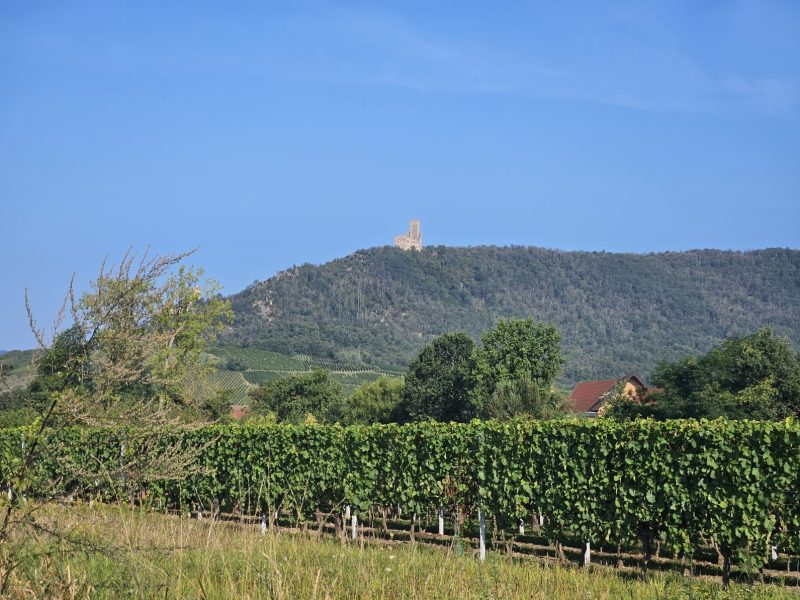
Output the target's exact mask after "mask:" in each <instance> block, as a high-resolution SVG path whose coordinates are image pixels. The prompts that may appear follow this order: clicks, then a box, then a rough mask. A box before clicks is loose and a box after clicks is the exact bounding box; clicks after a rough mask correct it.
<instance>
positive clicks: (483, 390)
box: [473, 319, 564, 407]
mask: <svg viewBox="0 0 800 600" xmlns="http://www.w3.org/2000/svg"><path fill="white" fill-rule="evenodd" d="M481 341H482V342H483V344H482V346H481V348H480V349H479V350H478V351H477V353H476V357H475V379H476V387H475V390H474V392H473V399H474V403H475V404H476V406H478V407H483V406H485V405H486V404H487V403H489V402H490V401H491V399H492V398H493V396H494V395H495V394H496V393H498V391H499V392H500V393H501V394H503V395H505V396H508V394H509V392H514V393H515V394H516V395H517V396H520V394H522V397H523V400H522V401H523V402H528V401H529V400H532V397H531V395H530V394H529V392H528V391H527V390H529V388H530V385H533V386H535V387H538V388H539V390H540V392H539V395H540V396H541V395H544V394H545V393H546V392H545V390H549V389H550V388H551V386H552V384H553V382H554V381H555V379H556V377H557V376H558V374H559V373H560V371H561V367H562V365H563V364H564V358H563V357H562V355H561V336H560V334H559V333H558V330H557V329H556V326H555V325H553V324H550V323H538V322H536V321H534V320H533V319H507V320H501V321H500V322H499V323H498V324H497V327H495V328H494V329H492V330H489V331H487V332H486V333H484V334H483V336H482V338H481ZM509 385H510V386H511V387H510V388H509V387H508V386H509ZM515 390H516V391H515Z"/></svg>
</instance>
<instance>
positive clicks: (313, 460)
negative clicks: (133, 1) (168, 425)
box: [0, 419, 800, 574]
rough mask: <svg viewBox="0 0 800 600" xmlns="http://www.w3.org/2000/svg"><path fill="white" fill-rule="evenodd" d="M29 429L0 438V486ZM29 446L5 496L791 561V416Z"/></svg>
mask: <svg viewBox="0 0 800 600" xmlns="http://www.w3.org/2000/svg"><path fill="white" fill-rule="evenodd" d="M31 433H32V432H31V430H19V429H13V430H3V431H1V432H0V459H1V460H0V477H2V478H4V479H6V480H7V479H9V478H10V474H11V473H13V472H14V470H15V467H16V465H17V463H18V462H19V461H20V460H21V451H20V446H24V445H25V439H26V436H28V435H30V434H31ZM40 444H41V446H42V450H41V452H40V458H39V460H37V461H36V463H35V470H34V471H33V472H31V475H30V477H29V479H28V482H29V483H28V484H27V487H26V488H25V489H24V490H15V492H19V491H21V492H23V493H27V494H29V495H44V496H50V497H53V496H56V497H60V496H65V495H72V496H75V497H81V498H86V499H91V498H99V499H106V500H119V499H125V500H130V501H136V502H144V503H147V504H150V505H152V506H155V507H160V508H174V509H180V510H183V511H186V510H194V509H195V508H197V507H201V508H203V507H204V508H205V509H206V510H208V509H209V508H211V507H212V506H214V507H217V508H218V509H221V510H224V511H232V512H238V513H240V514H244V513H246V514H256V515H260V514H266V515H269V518H270V519H271V518H273V516H274V514H275V512H276V511H279V512H280V513H282V514H283V515H287V516H290V517H291V518H294V519H296V520H297V521H298V522H301V521H308V520H320V519H321V518H322V514H324V513H328V514H333V515H336V518H337V519H341V516H340V515H341V510H342V509H343V506H344V505H349V506H350V507H351V508H352V510H353V511H354V512H355V514H357V515H358V516H360V517H361V518H362V519H363V518H364V515H366V513H367V511H373V512H378V513H379V514H380V512H381V511H383V510H386V509H392V510H394V509H395V508H396V507H397V506H398V505H401V506H402V510H403V512H404V513H405V514H408V515H411V514H414V513H416V514H418V515H421V514H425V513H427V512H431V511H433V512H438V511H439V510H444V511H445V512H446V514H447V515H448V516H449V517H452V518H453V520H454V521H455V522H456V523H458V522H459V521H460V520H461V519H462V518H463V516H464V515H465V514H471V513H472V514H474V513H475V511H477V510H481V511H483V514H484V515H485V516H486V517H487V518H490V519H492V520H493V522H494V523H495V524H496V526H497V528H498V530H499V531H500V532H501V535H502V537H503V538H505V539H512V540H513V538H514V536H515V534H516V531H517V529H518V527H519V524H520V522H523V523H526V522H527V523H530V522H531V520H534V522H535V523H537V524H538V526H539V527H540V528H541V531H542V532H544V534H545V535H546V536H547V537H548V539H550V540H552V541H555V542H558V541H559V540H564V539H565V538H568V537H569V538H574V537H577V538H578V539H582V540H585V541H587V542H595V543H597V542H599V541H603V543H610V544H620V545H628V544H632V543H637V542H640V543H641V544H642V547H643V550H644V554H645V564H646V561H647V557H648V556H649V554H650V551H651V550H652V548H653V546H654V544H655V543H656V542H658V541H660V542H661V543H662V544H664V545H666V546H667V547H670V548H671V549H672V550H673V551H674V552H675V553H676V554H679V555H681V556H684V557H687V558H689V559H691V556H692V555H693V554H694V553H695V552H696V551H697V549H698V548H701V547H704V546H707V545H709V544H713V545H714V546H716V547H717V548H718V550H719V552H720V554H721V555H722V556H723V558H724V565H725V571H726V573H728V574H729V572H730V567H731V564H738V565H739V566H740V567H741V568H744V569H746V570H755V569H757V568H760V567H762V566H763V565H764V564H765V562H766V560H767V559H768V556H769V553H770V551H771V550H772V549H773V548H774V549H778V550H780V551H781V552H797V551H798V550H800V534H799V533H798V532H800V495H798V494H797V489H798V482H799V481H800V427H798V425H797V423H796V422H793V421H790V420H787V421H783V422H755V421H727V420H719V421H671V422H669V423H659V422H656V421H652V420H641V421H632V422H628V423H620V422H616V421H612V420H605V419H597V420H594V421H585V420H583V421H578V420H571V421H549V422H546V421H513V422H506V423H501V422H497V421H489V422H481V421H473V422H472V423H469V424H453V423H451V424H437V423H418V424H411V425H404V426H397V425H374V426H370V427H361V426H355V427H347V428H343V427H339V426H323V425H310V426H292V425H273V426H252V427H251V426H246V427H240V426H236V425H234V426H211V427H206V428H200V429H197V428H191V429H180V430H169V429H167V430H159V431H153V430H149V431H148V430H141V429H129V428H128V429H119V428H115V429H107V428H102V429H98V428H66V429H59V430H53V431H52V432H51V433H49V434H48V435H47V436H46V437H45V438H43V439H41V440H40ZM176 447H181V448H184V449H186V448H195V449H198V451H197V453H196V454H195V455H193V457H192V463H191V464H188V465H186V467H185V468H184V469H183V471H182V475H183V477H177V476H169V475H167V474H165V473H162V472H159V471H152V470H151V469H148V468H147V467H148V465H150V464H151V460H150V457H160V456H161V455H163V453H165V452H167V451H168V450H169V449H170V448H176ZM76 466H77V467H79V468H76ZM340 524H341V523H340Z"/></svg>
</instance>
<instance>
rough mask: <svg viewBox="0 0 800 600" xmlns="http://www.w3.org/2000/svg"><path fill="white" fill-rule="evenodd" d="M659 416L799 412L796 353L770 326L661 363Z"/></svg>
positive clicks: (655, 410)
mask: <svg viewBox="0 0 800 600" xmlns="http://www.w3.org/2000/svg"><path fill="white" fill-rule="evenodd" d="M652 380H653V382H654V383H655V384H656V386H658V387H660V388H663V392H662V393H660V394H656V395H654V397H653V399H654V401H653V403H652V405H651V406H650V408H649V411H650V414H652V415H653V416H655V417H657V418H664V419H669V418H688V417H694V418H701V417H706V418H715V417H720V416H724V417H728V418H733V419H745V418H747V419H782V418H784V417H787V416H791V415H794V416H797V415H800V354H798V353H797V352H796V351H795V350H794V349H793V348H792V345H791V343H790V342H789V340H788V339H786V338H784V337H779V336H776V335H775V334H774V333H773V332H772V331H771V330H770V329H766V328H765V329H760V330H758V331H756V332H755V333H753V334H751V335H748V336H744V337H740V338H731V339H728V340H725V341H724V342H722V344H720V345H719V346H717V347H716V348H713V349H711V350H710V351H709V352H708V353H707V354H706V355H704V356H701V357H697V358H694V357H688V358H683V359H681V360H679V361H677V362H674V363H662V364H660V365H659V366H658V367H657V368H656V369H655V371H654V372H653V375H652Z"/></svg>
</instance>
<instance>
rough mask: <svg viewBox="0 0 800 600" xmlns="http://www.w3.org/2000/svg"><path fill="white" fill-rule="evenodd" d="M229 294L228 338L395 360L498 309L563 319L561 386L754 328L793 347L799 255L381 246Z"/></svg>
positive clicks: (340, 356)
mask: <svg viewBox="0 0 800 600" xmlns="http://www.w3.org/2000/svg"><path fill="white" fill-rule="evenodd" d="M230 300H231V302H232V305H233V308H234V311H235V315H236V319H235V322H234V324H233V325H232V326H231V327H229V328H227V330H226V331H225V332H224V334H223V336H222V340H221V341H222V342H223V343H227V344H236V345H240V346H255V347H258V348H262V349H266V350H272V351H275V352H281V353H284V354H308V355H313V356H319V357H329V358H332V359H336V360H341V361H348V362H359V363H365V364H370V365H375V366H377V367H381V368H395V369H396V368H402V367H404V366H405V365H407V364H408V362H409V361H410V360H411V359H412V358H413V357H414V356H415V355H416V353H417V352H418V351H419V350H420V348H422V346H423V345H425V344H426V343H428V342H429V341H431V339H432V338H433V337H434V336H436V335H440V334H442V333H445V332H449V331H459V330H461V331H466V332H467V333H469V334H470V335H471V336H472V337H473V338H475V339H476V340H477V339H478V338H479V336H480V333H481V332H483V331H485V330H487V329H490V328H491V327H493V326H494V325H495V324H496V322H497V321H498V320H499V319H501V318H508V317H531V318H533V319H535V320H537V321H546V322H552V323H554V324H555V325H556V326H557V327H558V330H559V332H560V333H561V335H562V345H563V354H564V358H565V359H566V362H565V364H564V370H563V377H562V381H563V382H564V383H571V382H574V381H577V380H581V379H593V378H607V377H613V376H617V375H621V374H625V373H637V374H641V375H642V376H645V377H646V376H647V375H648V374H649V373H650V372H651V371H652V370H653V368H654V367H655V366H656V364H657V363H658V362H660V361H664V360H676V359H678V358H680V357H683V356H686V355H697V354H702V353H704V352H707V351H708V350H709V349H710V348H711V347H712V346H714V345H715V344H718V343H719V342H720V341H721V340H723V339H724V338H726V337H731V336H741V335H746V334H748V333H751V332H752V331H754V330H756V329H758V328H760V327H763V326H770V327H772V328H773V330H774V331H775V332H776V333H778V334H781V335H785V336H788V337H789V339H790V340H791V341H792V342H793V343H794V345H795V346H798V345H800V251H797V250H788V249H768V250H757V251H749V252H736V251H720V250H696V251H689V252H665V253H657V254H614V253H606V252H565V251H558V250H546V249H542V248H528V247H502V248H500V247H493V246H487V247H472V248H453V247H444V246H433V247H428V248H425V249H424V250H423V251H422V252H414V251H411V252H403V251H400V250H397V249H395V248H391V247H382V248H372V249H368V250H362V251H358V252H356V253H354V254H352V255H350V256H347V257H345V258H341V259H338V260H334V261H332V262H329V263H327V264H324V265H320V266H315V265H310V264H306V265H301V266H299V267H293V268H291V269H288V270H286V271H283V272H281V273H279V274H278V275H276V276H275V277H272V278H270V279H268V280H266V281H263V282H259V283H255V284H253V285H252V286H250V287H248V288H247V289H245V290H243V291H242V292H240V293H238V294H235V295H233V296H231V297H230Z"/></svg>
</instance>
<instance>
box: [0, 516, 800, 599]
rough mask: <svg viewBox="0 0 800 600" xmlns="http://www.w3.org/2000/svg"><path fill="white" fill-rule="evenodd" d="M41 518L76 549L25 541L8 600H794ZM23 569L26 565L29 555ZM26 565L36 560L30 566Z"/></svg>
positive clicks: (191, 526)
mask: <svg viewBox="0 0 800 600" xmlns="http://www.w3.org/2000/svg"><path fill="white" fill-rule="evenodd" d="M39 519H40V520H41V521H42V522H43V523H44V524H45V525H47V526H50V527H57V528H58V529H59V530H61V531H68V532H69V537H70V538H71V539H72V540H75V541H79V542H80V545H74V544H73V543H67V542H56V541H54V540H53V538H52V537H51V536H49V535H46V534H44V533H42V532H41V531H39V532H33V531H26V532H24V533H20V534H19V535H18V536H17V538H16V539H15V540H13V541H12V544H11V545H10V546H9V548H11V549H12V552H15V555H14V558H20V559H22V562H21V564H20V566H19V567H18V568H17V569H16V570H15V571H14V572H13V573H12V577H11V579H10V581H11V584H12V588H11V590H10V591H9V594H8V596H9V597H31V598H38V597H71V598H83V597H87V598H89V597H90V598H219V599H226V598H236V599H239V598H276V599H284V598H286V599H288V598H292V599H294V598H320V599H322V598H347V599H348V600H357V599H362V598H363V599H366V598H442V599H444V598H447V599H452V598H534V599H537V598H540V599H546V600H562V599H563V600H567V599H570V600H571V599H574V598H595V599H601V598H630V599H638V598H643V599H648V598H653V599H655V598H659V599H662V598H664V599H666V598H690V597H691V598H698V599H700V598H754V599H760V598H798V597H800V596H798V595H797V594H795V593H793V591H792V589H790V588H782V587H777V586H745V585H733V586H732V587H731V588H730V590H723V589H722V588H721V586H720V585H719V584H718V583H715V582H710V581H704V580H700V579H687V578H683V577H681V576H678V575H673V574H669V575H663V574H658V573H655V574H653V575H651V577H650V578H649V579H648V580H647V581H642V580H639V579H638V578H637V577H635V576H631V575H623V574H620V573H617V572H615V571H613V570H610V569H592V570H588V571H587V570H578V569H572V568H563V567H559V566H554V565H550V566H549V565H546V564H541V563H538V562H534V561H532V560H513V561H512V560H509V559H508V558H506V557H504V556H502V555H499V554H490V555H489V557H488V559H487V560H486V562H485V563H480V562H479V561H477V560H476V558H475V557H474V556H473V555H472V554H471V553H467V554H465V555H461V556H459V555H457V553H454V552H452V551H450V550H448V549H436V548H431V547H427V546H423V545H420V544H416V545H412V544H394V543H390V542H372V541H365V540H359V541H357V542H348V543H345V542H343V541H340V540H337V539H334V538H330V537H325V538H318V537H316V535H314V534H302V533H300V532H289V533H287V532H283V533H277V534H272V533H267V534H266V535H262V534H261V533H260V531H259V528H258V527H254V526H245V525H239V524H235V523H223V522H214V521H210V520H205V521H195V520H190V519H188V518H179V517H174V516H165V515H160V514H153V513H146V512H141V511H137V510H129V509H127V508H119V507H100V508H98V507H95V508H93V509H92V508H89V507H86V506H77V507H75V506H72V507H65V506H55V505H50V506H46V507H44V508H43V509H42V510H41V511H40V513H39ZM27 553H30V555H28V558H25V556H26V554H27ZM34 554H35V555H34Z"/></svg>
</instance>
